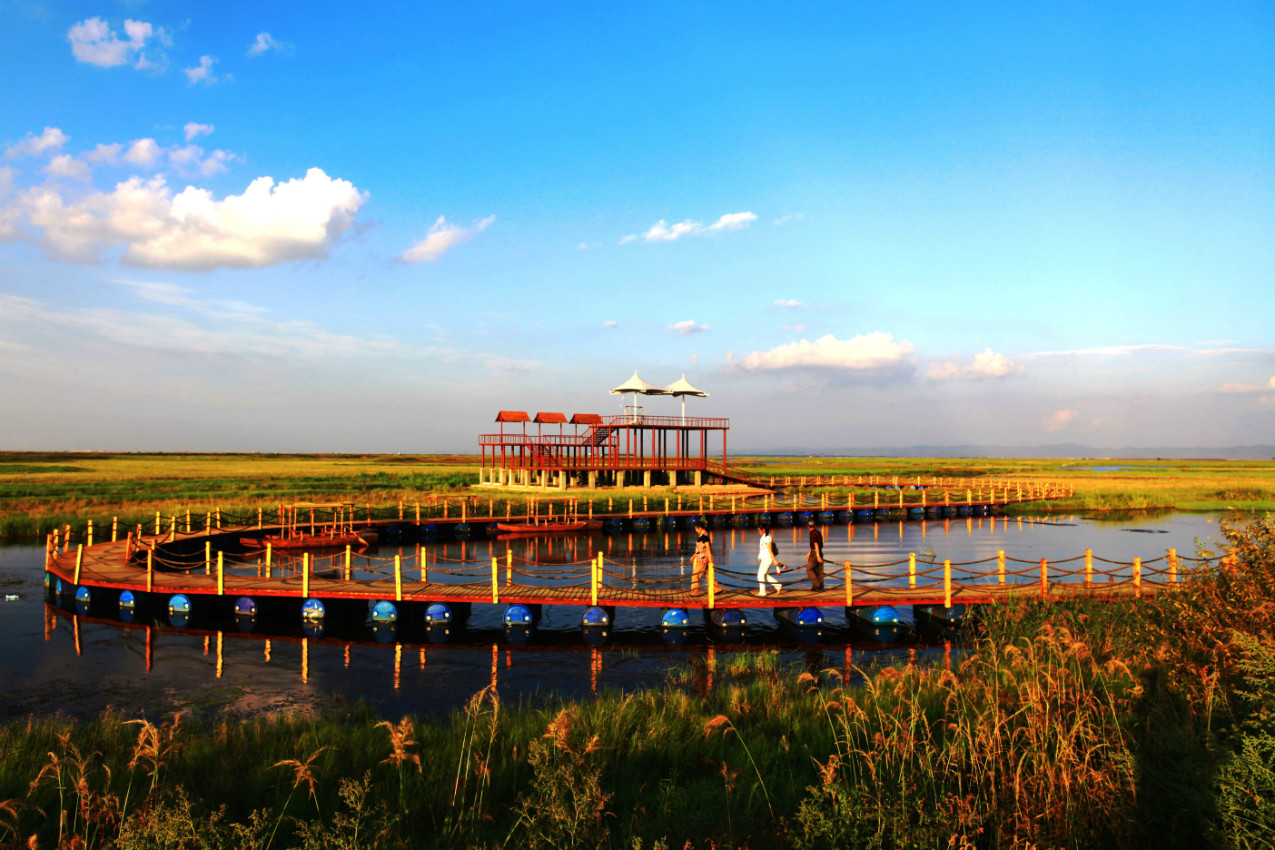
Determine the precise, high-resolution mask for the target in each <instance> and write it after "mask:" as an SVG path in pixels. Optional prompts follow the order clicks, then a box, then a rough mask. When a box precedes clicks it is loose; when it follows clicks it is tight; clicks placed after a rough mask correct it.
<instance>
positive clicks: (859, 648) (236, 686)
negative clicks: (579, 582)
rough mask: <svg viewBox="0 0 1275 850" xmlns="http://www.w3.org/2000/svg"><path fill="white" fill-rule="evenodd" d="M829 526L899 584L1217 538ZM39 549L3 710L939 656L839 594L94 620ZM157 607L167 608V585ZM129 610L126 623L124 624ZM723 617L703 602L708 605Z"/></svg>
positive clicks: (532, 549)
mask: <svg viewBox="0 0 1275 850" xmlns="http://www.w3.org/2000/svg"><path fill="white" fill-rule="evenodd" d="M825 533H826V541H825V549H826V554H827V558H828V559H829V560H830V561H842V560H852V561H853V562H854V563H855V564H856V569H857V568H858V565H863V566H864V569H865V570H866V569H869V568H872V569H879V570H880V572H881V573H882V578H883V580H888V581H892V582H902V583H904V584H906V583H907V582H908V580H909V558H908V555H909V554H912V553H915V554H916V555H917V556H918V559H919V561H920V563H919V564H918V565H917V567H916V569H917V572H918V573H922V572H924V570H925V569H926V568H927V566H928V562H937V563H939V564H941V563H942V561H943V560H944V559H947V560H950V561H951V562H952V563H953V565H954V567H953V568H954V569H959V568H958V567H956V566H955V565H958V564H960V563H962V562H966V561H974V560H979V559H986V558H992V559H995V557H996V554H997V553H998V552H999V551H1002V550H1003V551H1005V552H1007V553H1008V561H1009V568H1010V569H1014V568H1016V567H1017V566H1018V565H1019V563H1020V562H1021V563H1023V564H1028V565H1034V564H1036V563H1037V562H1038V561H1039V559H1040V558H1042V557H1045V558H1049V559H1050V560H1051V562H1052V561H1065V560H1066V559H1068V558H1076V557H1083V553H1084V550H1085V549H1087V548H1089V549H1092V550H1093V552H1094V554H1095V556H1096V557H1098V558H1101V559H1109V560H1111V561H1119V562H1130V561H1132V559H1133V558H1135V557H1142V558H1145V559H1148V560H1149V559H1153V558H1156V557H1158V556H1160V555H1161V554H1162V553H1163V552H1164V551H1165V550H1166V549H1168V548H1175V547H1176V548H1177V549H1178V550H1179V551H1181V552H1183V553H1194V551H1195V541H1196V539H1197V538H1199V539H1201V540H1203V541H1204V542H1205V543H1206V545H1212V546H1214V548H1219V547H1216V545H1215V544H1213V543H1211V542H1210V538H1212V537H1213V536H1214V535H1216V534H1217V533H1218V532H1217V526H1216V524H1215V522H1214V520H1213V518H1210V517H1200V516H1185V517H1184V516H1180V515H1175V516H1169V517H1155V518H1149V517H1146V516H1139V517H1137V518H1136V519H1135V521H1133V522H1129V523H1107V522H1101V523H1100V522H1095V521H1091V520H1088V519H1083V518H1076V517H1057V518H1049V519H1046V520H1041V519H1035V520H1033V519H1027V518H1024V519H1016V518H999V517H983V518H977V517H970V518H959V519H948V520H929V521H924V522H905V523H901V522H889V523H871V524H857V525H845V526H833V527H830V528H828V529H826V532H825ZM711 534H712V541H713V542H712V545H713V552H714V557H715V559H716V561H717V563H718V564H720V565H723V566H724V567H726V568H727V569H728V570H734V571H736V572H738V573H740V574H741V575H743V576H745V577H748V576H750V575H751V574H753V573H755V564H756V561H755V557H756V548H757V546H756V532H755V531H750V530H748V529H739V528H716V529H713V530H712V532H711ZM776 538H777V540H778V542H779V545H780V550H781V559H782V560H785V561H786V562H787V563H790V564H799V563H801V561H802V560H803V559H804V553H805V549H806V531H805V529H804V528H800V527H788V528H782V529H779V530H777V531H776ZM693 545H694V544H693V537H692V535H691V534H690V533H687V532H683V531H680V530H675V529H670V530H660V531H653V532H649V533H647V534H636V533H634V534H629V533H625V534H619V535H613V536H605V535H579V536H572V537H559V538H552V537H547V538H539V539H537V538H533V539H520V540H508V541H506V540H488V539H475V540H468V541H450V542H443V543H440V542H435V543H428V542H426V543H421V544H419V547H418V546H417V544H410V545H403V546H388V545H386V546H382V547H380V548H379V549H377V550H372V551H369V552H366V553H362V554H358V553H351V554H350V556H349V560H348V568H349V570H350V571H351V573H352V574H357V573H359V572H364V573H369V574H370V573H371V571H372V570H373V569H377V568H378V567H377V565H378V564H383V563H385V562H387V561H390V562H392V561H393V559H394V557H395V556H398V558H399V560H400V563H401V564H402V565H403V569H404V570H405V571H410V572H413V573H414V576H413V577H417V576H421V575H426V576H429V575H430V573H432V572H433V571H434V570H436V569H437V570H439V571H441V570H450V571H458V572H460V573H469V574H471V575H472V576H474V577H475V578H474V579H471V580H479V581H487V582H489V581H490V578H491V570H492V566H491V564H492V560H493V559H495V560H496V562H497V567H498V570H499V572H500V578H501V579H504V580H508V579H507V577H508V576H510V575H511V574H512V576H513V577H514V578H515V579H517V580H518V581H523V580H525V578H524V576H525V575H526V574H532V575H534V574H535V573H536V571H547V572H553V571H557V570H564V569H569V568H572V567H573V565H575V564H583V565H584V567H585V569H587V568H588V562H589V559H590V558H592V557H594V556H595V555H596V554H597V553H599V552H601V553H603V555H604V558H605V560H606V562H607V569H608V571H611V572H612V573H613V574H614V575H616V576H620V577H623V579H624V580H627V581H628V582H630V583H636V582H638V581H639V580H640V579H641V578H643V576H645V575H648V574H651V573H653V572H659V571H664V572H666V573H668V574H669V575H672V576H675V577H677V578H678V579H679V580H683V581H686V582H689V578H690V577H689V566H688V565H687V563H686V561H687V560H688V559H689V555H690V553H691V550H692V549H693ZM42 559H43V552H42V550H41V549H40V548H39V547H7V548H3V549H0V569H4V570H5V571H6V574H12V575H17V576H19V577H20V578H19V581H20V584H19V585H18V587H17V590H18V592H19V595H20V596H21V599H20V600H18V601H15V602H9V603H6V605H7V606H8V607H6V608H5V613H6V616H5V617H0V640H3V642H4V645H5V646H6V647H7V648H9V652H7V653H5V654H3V656H0V690H3V692H4V693H5V694H6V700H5V701H4V704H3V706H2V707H0V714H3V715H5V716H21V715H22V714H26V713H31V712H37V713H39V712H52V711H55V710H59V709H61V710H66V711H69V712H72V713H82V714H94V713H97V712H98V711H100V710H101V709H102V708H105V707H106V706H107V705H113V706H116V707H118V708H120V709H121V710H125V711H136V710H150V709H158V708H163V707H165V706H169V707H171V706H175V705H195V704H204V703H209V704H214V703H218V701H220V704H224V705H228V706H230V707H231V708H233V709H234V710H239V711H244V712H259V711H262V710H279V709H295V708H313V707H317V706H320V705H323V704H325V703H327V702H330V701H331V700H333V699H339V698H346V697H356V698H365V699H368V700H370V701H371V702H373V703H374V704H375V705H376V706H377V709H378V710H379V711H381V712H382V713H383V714H385V715H386V716H394V715H396V714H397V713H400V712H404V711H409V710H425V711H447V710H450V709H451V708H453V707H455V706H457V705H460V704H463V702H464V701H465V700H466V699H468V698H469V696H471V695H472V694H473V693H475V692H476V691H478V690H480V689H482V688H483V687H486V686H489V685H492V684H495V685H496V686H497V688H498V691H499V693H500V694H501V695H502V697H503V698H513V699H523V698H527V699H532V698H536V696H537V695H547V694H559V695H562V696H566V697H576V696H586V695H588V694H592V693H596V692H597V691H598V690H599V689H601V688H605V687H608V686H613V687H623V688H626V689H632V688H638V687H644V686H659V685H661V684H662V683H664V681H665V675H666V673H665V671H666V670H667V669H668V668H669V666H670V665H671V664H684V665H689V669H692V670H694V671H695V673H694V675H695V676H696V677H698V678H697V679H696V681H695V685H694V686H695V687H697V688H700V687H703V688H711V687H713V685H714V681H715V677H716V675H717V670H718V665H719V664H720V663H721V661H722V659H723V658H729V659H733V658H735V657H737V656H738V654H739V653H740V652H742V651H745V650H763V649H765V650H770V649H773V650H777V651H778V652H779V653H780V659H781V663H796V664H803V665H807V667H808V669H812V672H817V670H822V669H827V668H829V667H832V668H836V669H838V670H840V671H841V672H842V675H845V676H851V675H853V673H852V671H853V669H854V668H855V667H856V666H863V665H865V664H869V663H872V661H873V660H875V659H880V660H884V661H890V660H893V659H899V660H903V659H906V658H907V657H908V654H909V653H916V654H917V655H918V656H920V657H927V658H935V659H941V658H944V657H950V653H951V644H950V640H951V637H952V635H951V632H950V630H947V629H946V628H945V627H943V626H942V624H938V625H935V624H930V625H929V626H927V627H926V628H924V629H923V630H920V631H918V630H915V629H914V628H913V626H914V625H915V624H914V622H913V618H912V612H911V609H910V608H903V609H902V610H901V611H900V612H899V614H900V618H899V619H900V620H901V621H902V622H900V623H897V624H892V623H885V624H880V623H873V624H871V625H868V626H861V625H858V624H857V622H856V621H857V620H858V618H848V617H847V616H846V612H845V610H844V609H843V608H842V607H840V606H836V605H831V606H827V607H822V608H820V609H818V611H819V613H820V615H821V616H822V618H823V623H819V624H815V625H814V626H813V627H801V626H799V625H790V624H788V623H785V622H783V621H782V620H781V619H777V618H776V617H775V616H774V614H773V613H772V610H771V609H751V610H748V611H745V612H742V613H743V615H744V616H745V617H746V619H747V621H748V622H747V625H746V627H743V628H740V627H738V626H737V625H736V626H734V627H732V625H731V624H730V623H729V622H722V623H721V624H718V623H715V622H714V621H713V617H705V618H703V619H702V620H701V618H700V616H699V615H695V616H694V617H692V618H691V620H690V622H689V623H688V624H687V626H686V627H684V628H676V629H668V628H666V627H665V626H664V624H663V622H662V619H661V617H662V610H661V609H660V608H651V609H646V608H620V609H619V610H618V611H616V612H615V613H614V618H613V619H612V620H611V621H610V622H609V623H608V625H607V626H605V627H601V628H589V629H583V628H581V625H580V623H581V618H582V616H583V613H584V610H585V609H584V608H583V607H582V606H552V605H548V606H544V608H543V610H542V611H541V614H540V619H539V622H538V623H535V624H534V628H526V627H523V628H520V629H515V628H506V626H505V622H504V613H505V606H503V605H501V606H494V605H490V604H488V605H475V606H473V610H472V613H469V614H468V615H467V616H466V617H464V618H461V619H462V621H461V622H456V621H454V620H453V621H448V622H427V620H426V616H425V609H423V608H422V609H420V610H411V609H409V615H404V616H400V617H399V618H398V619H397V620H396V621H395V622H394V623H393V624H386V625H385V626H384V627H378V625H377V624H374V623H372V622H371V619H370V617H369V616H368V615H369V614H370V610H369V609H368V608H367V606H366V605H364V606H363V608H362V610H361V612H360V611H359V610H357V609H356V610H354V611H350V612H346V614H345V615H335V616H334V615H333V614H332V613H329V614H328V616H326V617H325V618H324V619H319V620H310V621H303V620H302V618H301V616H300V607H299V605H300V600H296V601H295V603H290V604H295V606H296V607H294V608H288V609H286V610H287V612H290V613H287V612H285V613H281V609H277V608H270V606H267V608H265V609H263V608H262V607H260V606H261V605H262V604H264V603H262V602H261V600H257V602H258V607H257V610H256V611H255V613H252V614H247V612H244V614H243V615H242V616H236V615H235V613H234V608H233V607H232V605H231V603H233V602H235V601H237V600H236V599H234V598H233V597H232V598H229V601H228V604H227V610H226V611H225V612H212V613H211V614H209V613H202V614H201V613H200V612H199V608H198V606H195V608H194V609H192V610H193V611H194V612H195V616H194V618H193V619H192V620H191V621H190V624H189V625H190V628H188V629H179V628H174V627H173V626H172V625H170V624H169V622H168V618H167V616H165V615H166V613H167V612H166V611H159V612H157V611H154V610H148V609H146V608H145V607H144V606H138V605H136V603H135V605H134V606H132V607H129V608H127V609H119V608H118V606H114V607H115V610H116V611H117V612H118V613H115V614H114V615H112V616H98V612H97V611H96V610H95V609H94V608H93V607H92V604H91V605H90V608H89V611H88V613H78V612H77V608H76V606H75V602H74V600H73V599H64V600H62V601H61V602H60V603H59V604H48V605H46V604H45V603H44V602H43V601H42V597H43V591H42V585H43V581H44V575H43V570H42ZM271 561H272V562H271V563H269V564H267V563H265V559H264V556H261V555H256V556H253V559H251V560H248V561H245V562H243V563H242V564H238V565H236V566H232V567H230V569H236V570H237V569H242V570H244V571H251V572H248V574H250V575H257V574H260V575H263V576H264V575H266V574H274V575H276V576H277V575H280V574H284V575H287V574H292V575H295V574H296V571H297V569H299V565H300V561H299V559H297V558H291V557H279V555H278V553H274V557H272V559H271ZM1080 563H1082V562H1077V564H1078V565H1079V564H1080ZM882 565H885V566H882ZM228 566H229V565H228ZM314 569H316V570H319V571H325V570H326V571H332V570H336V571H339V572H341V573H344V571H345V570H346V569H347V558H346V553H345V552H344V551H337V552H329V553H321V554H320V555H318V556H317V557H316V559H315V563H314ZM440 575H441V573H440ZM788 575H789V574H788V573H785V576H788ZM430 577H433V576H430ZM462 578H463V576H462ZM727 578H728V579H729V577H727ZM803 579H804V577H803ZM857 581H858V573H856V582H857ZM163 602H164V607H166V603H167V600H164V601H163ZM107 607H112V606H107ZM152 607H153V606H152ZM329 607H331V606H329ZM126 613H127V614H128V615H129V616H132V617H133V621H132V622H127V621H126V620H125V614H126ZM739 613H740V612H735V614H734V616H738V614H739ZM730 616H732V615H730V614H728V613H727V612H716V613H715V614H714V617H717V618H718V619H725V618H729V617H730ZM412 661H415V662H416V663H412Z"/></svg>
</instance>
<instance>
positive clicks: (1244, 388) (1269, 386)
mask: <svg viewBox="0 0 1275 850" xmlns="http://www.w3.org/2000/svg"><path fill="white" fill-rule="evenodd" d="M1271 390H1275V377H1272V378H1271V379H1270V380H1269V381H1268V382H1267V383H1266V385H1265V386H1254V385H1253V384H1222V385H1221V386H1219V387H1218V388H1217V389H1215V390H1214V391H1213V392H1215V393H1221V394H1222V395H1246V394H1249V393H1267V392H1270V391H1271Z"/></svg>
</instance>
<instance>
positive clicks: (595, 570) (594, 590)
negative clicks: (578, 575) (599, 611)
mask: <svg viewBox="0 0 1275 850" xmlns="http://www.w3.org/2000/svg"><path fill="white" fill-rule="evenodd" d="M601 561H602V553H601V552H599V553H598V555H597V557H596V558H594V559H593V560H591V561H590V562H589V566H590V570H589V601H590V604H592V605H597V604H598V581H599V573H601V572H602V566H601V563H600V562H601Z"/></svg>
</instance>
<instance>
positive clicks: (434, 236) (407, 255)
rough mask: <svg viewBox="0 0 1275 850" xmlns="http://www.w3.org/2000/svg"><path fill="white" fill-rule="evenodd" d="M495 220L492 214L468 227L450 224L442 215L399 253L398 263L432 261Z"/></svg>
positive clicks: (480, 231)
mask: <svg viewBox="0 0 1275 850" xmlns="http://www.w3.org/2000/svg"><path fill="white" fill-rule="evenodd" d="M495 220H496V217H495V216H494V215H489V216H487V217H486V218H484V219H480V220H478V221H476V222H474V223H473V224H472V225H470V226H469V227H461V226H460V225H457V224H452V223H450V222H449V221H447V219H446V218H444V217H443V216H441V215H440V216H439V217H438V220H437V221H435V222H434V225H433V227H431V228H430V229H429V233H427V234H425V238H423V239H421V240H420V241H418V242H417V243H416V244H415V245H413V246H412V247H410V248H408V249H407V250H406V251H404V252H403V253H402V254H400V255H399V257H398V261H399V262H400V263H421V262H431V263H432V262H433V261H434V260H437V259H438V258H439V257H441V256H442V255H443V254H446V253H447V252H448V251H450V250H451V249H453V248H455V247H456V246H457V245H460V244H461V243H463V242H468V241H469V240H470V239H473V238H474V237H475V236H477V235H478V234H479V233H482V232H483V231H484V230H486V229H487V228H488V227H490V226H491V223H492V222H493V221H495Z"/></svg>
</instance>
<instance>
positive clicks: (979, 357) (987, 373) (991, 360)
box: [965, 348, 1023, 378]
mask: <svg viewBox="0 0 1275 850" xmlns="http://www.w3.org/2000/svg"><path fill="white" fill-rule="evenodd" d="M1022 372H1023V367H1022V366H1019V365H1017V364H1016V363H1014V362H1013V361H1012V360H1010V359H1009V358H1008V357H1006V356H1005V355H1004V354H998V353H997V352H995V351H992V349H990V348H988V349H986V350H984V351H982V352H980V353H978V354H975V355H974V362H973V363H972V364H971V365H970V366H969V367H968V368H967V369H965V374H966V375H967V376H969V377H971V378H1003V377H1005V376H1006V375H1021V374H1022Z"/></svg>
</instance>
